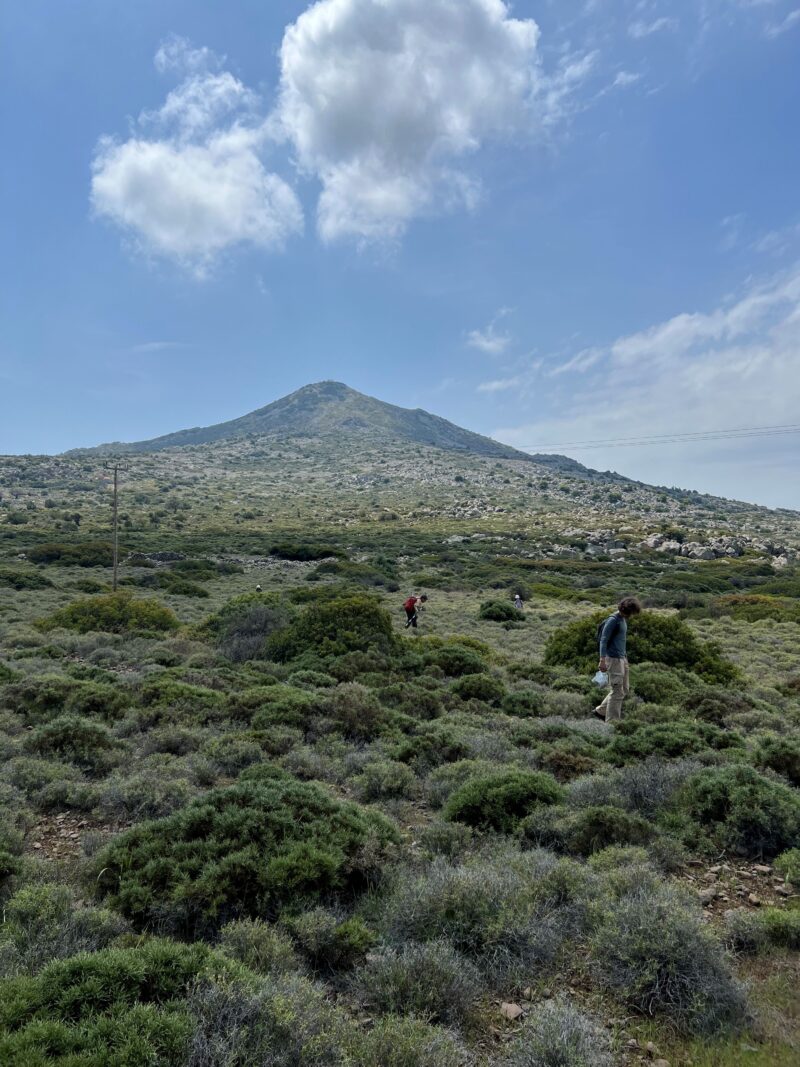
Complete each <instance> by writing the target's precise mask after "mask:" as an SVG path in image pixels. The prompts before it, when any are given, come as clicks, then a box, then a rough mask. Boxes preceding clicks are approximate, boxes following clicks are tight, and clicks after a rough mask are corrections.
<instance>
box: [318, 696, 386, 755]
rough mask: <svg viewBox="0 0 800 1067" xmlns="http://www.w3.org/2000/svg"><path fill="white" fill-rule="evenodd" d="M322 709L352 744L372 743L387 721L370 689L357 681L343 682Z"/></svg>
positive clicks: (383, 710) (383, 711)
mask: <svg viewBox="0 0 800 1067" xmlns="http://www.w3.org/2000/svg"><path fill="white" fill-rule="evenodd" d="M326 710H327V714H328V715H329V716H330V718H331V720H332V721H333V722H334V723H336V725H337V726H338V727H339V728H340V729H341V730H342V732H343V733H344V735H345V737H348V738H351V739H352V740H354V741H372V740H373V739H374V738H376V737H378V736H379V735H380V734H381V732H382V731H383V729H384V727H385V726H386V725H387V723H388V721H389V718H390V715H389V713H388V712H386V711H385V709H384V708H382V707H381V705H380V702H379V701H378V698H377V697H376V696H375V694H374V693H373V692H372V690H371V689H368V688H367V687H366V686H365V685H361V683H360V682H344V683H342V685H339V686H337V687H336V689H334V690H332V691H331V693H330V696H329V698H328V701H327V708H326Z"/></svg>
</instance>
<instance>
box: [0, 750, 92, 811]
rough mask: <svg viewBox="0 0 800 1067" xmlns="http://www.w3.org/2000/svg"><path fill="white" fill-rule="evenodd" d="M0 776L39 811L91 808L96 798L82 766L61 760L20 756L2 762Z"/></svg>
mask: <svg viewBox="0 0 800 1067" xmlns="http://www.w3.org/2000/svg"><path fill="white" fill-rule="evenodd" d="M0 779H2V781H5V782H8V783H9V784H10V785H13V786H14V787H15V788H16V789H19V791H20V792H21V793H22V794H23V795H24V796H25V797H26V799H27V800H28V801H29V802H30V803H31V805H32V806H33V807H34V808H35V809H36V810H37V811H63V810H64V809H68V808H73V809H76V810H78V811H89V810H90V809H91V808H92V807H93V806H94V804H95V801H96V792H95V789H94V788H93V787H92V786H91V785H89V783H88V782H87V781H86V780H85V779H84V777H83V775H82V774H81V772H80V770H78V768H77V767H70V766H65V765H64V764H63V763H60V762H53V761H51V760H45V759H36V758H35V757H32V756H17V757H15V758H14V759H10V760H9V761H8V762H7V763H6V764H5V765H4V766H3V768H2V771H0Z"/></svg>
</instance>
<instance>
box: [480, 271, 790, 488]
mask: <svg viewBox="0 0 800 1067" xmlns="http://www.w3.org/2000/svg"><path fill="white" fill-rule="evenodd" d="M557 370H559V371H560V372H561V373H562V374H564V375H565V378H564V381H565V382H569V385H570V387H569V389H564V387H563V386H561V387H560V388H559V390H557V391H555V392H553V393H552V394H551V395H550V396H548V397H545V398H544V400H545V402H546V404H547V409H548V417H547V418H546V419H545V420H543V421H541V422H538V423H535V424H529V425H525V426H518V427H514V428H507V429H500V430H497V431H495V432H494V433H493V436H494V437H497V438H499V439H500V440H503V441H507V442H508V443H509V444H513V445H517V446H518V447H535V446H537V445H542V444H547V443H550V442H553V443H556V444H557V443H558V442H559V441H564V442H578V441H587V440H600V439H611V438H620V437H637V436H651V435H655V434H670V433H691V432H696V431H698V430H707V429H724V428H727V427H739V426H767V425H776V424H781V425H783V424H788V423H796V422H797V412H798V411H800V265H798V266H796V267H795V268H794V269H792V270H790V271H788V272H784V273H782V274H780V275H777V276H775V277H773V278H771V279H769V280H768V281H766V282H764V283H761V284H751V285H750V287H749V288H748V289H747V290H746V291H745V292H744V293H743V294H742V295H740V296H739V297H738V299H736V300H734V301H732V302H725V303H724V304H722V305H721V306H720V307H718V308H716V309H714V310H712V311H709V312H693V313H684V314H680V315H676V316H674V317H673V318H671V319H669V320H667V321H665V322H663V323H659V324H657V325H654V326H652V327H651V328H649V329H646V330H642V331H640V332H638V333H635V334H631V335H628V336H625V337H621V338H619V339H618V340H616V341H614V342H613V343H612V344H610V345H607V346H604V347H600V346H598V347H596V348H594V349H586V350H585V351H584V352H582V353H578V355H577V356H574V357H572V359H571V360H568V361H566V362H565V363H563V364H562V365H560V366H559V367H558V368H557ZM568 374H569V375H570V377H569V378H567V377H566V375H568ZM776 440H777V442H778V444H779V447H778V451H777V458H776V459H775V472H774V477H773V479H772V483H771V485H772V487H771V488H770V490H769V493H770V495H771V498H772V499H773V500H774V501H775V502H776V503H779V502H781V501H782V502H783V503H784V505H785V506H790V503H791V502H792V500H794V502H795V503H796V504H800V500H799V499H798V497H797V492H796V484H797V483H796V464H797V457H796V448H797V445H796V441H795V444H794V448H795V458H794V459H792V456H791V447H792V445H791V442H792V441H793V440H794V439H791V438H787V439H785V440H783V443H782V444H781V443H780V442H781V440H782V439H780V438H778V439H776ZM770 447H771V448H774V447H775V442H767V443H766V445H764V444H763V443H760V442H757V441H756V442H754V441H751V440H750V439H745V440H743V441H732V442H726V443H725V444H724V445H723V444H722V443H720V444H719V445H715V446H714V449H716V450H717V452H714V451H713V450H712V448H711V446H704V447H703V450H702V452H700V451H698V447H696V446H689V445H686V446H681V447H680V448H673V449H672V450H671V451H669V452H667V451H665V449H663V448H662V449H660V450H659V449H651V450H647V449H643V450H639V451H635V450H633V449H617V450H615V449H606V450H604V449H592V450H591V451H588V450H585V451H581V450H574V449H566V451H569V452H571V453H572V454H576V455H577V456H578V458H580V459H581V460H583V461H584V462H587V463H590V464H591V465H592V466H593V467H600V468H604V467H616V468H619V467H620V466H621V467H623V469H625V470H626V472H627V473H630V474H634V476H638V477H643V478H645V479H648V480H651V481H653V480H656V481H662V482H667V483H669V484H675V483H676V482H682V484H684V485H693V486H697V485H698V481H697V471H696V469H695V468H696V464H697V463H698V461H702V462H704V463H706V462H707V463H708V464H709V466H708V469H707V471H706V473H705V475H704V477H706V478H707V481H706V486H707V487H712V488H713V487H714V485H716V486H717V487H718V488H719V490H720V491H722V490H723V489H724V491H726V492H728V493H729V494H731V495H734V496H738V497H740V498H742V497H746V498H748V499H766V497H765V496H764V495H763V494H762V495H761V496H759V493H760V489H761V480H762V479H763V477H764V475H763V471H762V470H761V466H760V463H761V460H760V458H759V457H762V456H763V449H764V448H770ZM651 453H652V455H651ZM733 455H736V462H735V463H733V461H732V456H733ZM715 464H716V466H715ZM793 464H794V470H795V473H794V474H793V475H789V474H788V472H789V471H790V470H791V469H792V466H793ZM750 465H752V469H753V471H755V470H756V467H758V471H759V473H758V475H757V476H756V474H753V473H752V472H751V473H748V472H749V471H750ZM667 471H671V472H672V473H671V474H669V473H666V472H667ZM657 472H658V473H657ZM787 477H788V478H789V482H785V483H783V488H782V483H781V481H780V479H781V478H782V479H786V478H787ZM737 478H738V489H737V487H736V482H737ZM748 478H752V480H751V482H748ZM709 479H710V480H709ZM700 487H701V488H702V486H700ZM781 493H782V494H783V495H782V496H781Z"/></svg>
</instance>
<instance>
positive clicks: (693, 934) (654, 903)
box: [590, 885, 746, 1035]
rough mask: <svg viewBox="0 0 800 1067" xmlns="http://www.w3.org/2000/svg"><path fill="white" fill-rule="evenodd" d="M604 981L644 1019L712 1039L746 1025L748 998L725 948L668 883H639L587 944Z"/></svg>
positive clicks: (608, 915) (609, 914) (605, 918)
mask: <svg viewBox="0 0 800 1067" xmlns="http://www.w3.org/2000/svg"><path fill="white" fill-rule="evenodd" d="M590 951H591V957H592V960H593V963H594V968H595V971H596V973H597V975H598V977H599V979H600V980H601V981H602V982H603V984H604V985H606V986H607V987H608V988H609V989H610V990H612V991H613V992H614V993H616V994H617V995H618V996H620V997H621V998H622V999H623V1000H624V1001H625V1002H626V1003H628V1004H630V1005H631V1006H632V1007H634V1008H636V1009H637V1010H638V1011H641V1012H642V1013H643V1014H645V1015H654V1014H663V1015H665V1016H666V1017H667V1018H668V1019H669V1021H670V1023H672V1024H673V1025H674V1026H676V1027H677V1028H678V1029H680V1030H682V1031H684V1032H686V1033H690V1034H697V1035H711V1034H715V1033H718V1032H719V1031H722V1030H727V1029H734V1028H738V1027H741V1026H742V1025H743V1023H744V1021H745V1019H746V1004H745V999H744V993H743V991H742V989H741V987H740V986H739V985H738V983H737V982H736V981H735V979H734V978H733V977H732V975H731V974H730V972H729V970H728V967H727V965H726V962H725V958H724V955H723V953H722V949H721V946H720V945H719V943H718V942H717V940H716V939H715V938H714V936H713V935H712V934H711V932H710V931H709V930H708V929H707V928H706V927H705V926H704V924H703V921H702V916H701V915H700V913H699V912H698V911H697V909H693V908H692V909H690V908H689V907H688V905H687V904H685V903H684V902H683V901H682V900H681V899H680V897H678V895H677V894H676V892H675V891H674V890H673V889H672V888H671V887H669V886H667V885H658V886H640V887H637V888H634V889H633V890H632V891H631V892H629V893H626V894H625V895H623V896H622V897H621V899H619V900H617V901H615V902H614V903H613V905H612V906H611V907H609V908H608V910H607V911H606V913H605V915H604V916H603V920H602V921H601V923H600V925H599V927H598V929H597V930H596V932H595V933H594V934H593V935H592V937H591V941H590Z"/></svg>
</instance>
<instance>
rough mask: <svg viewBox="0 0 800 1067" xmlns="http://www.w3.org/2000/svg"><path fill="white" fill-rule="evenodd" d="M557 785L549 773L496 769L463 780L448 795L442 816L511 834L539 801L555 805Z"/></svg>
mask: <svg viewBox="0 0 800 1067" xmlns="http://www.w3.org/2000/svg"><path fill="white" fill-rule="evenodd" d="M560 798H561V787H560V786H559V784H558V782H556V780H555V779H554V778H552V777H551V776H550V775H549V774H542V773H541V772H536V771H515V770H509V771H499V772H498V773H496V774H488V775H485V776H483V777H481V778H474V779H472V780H471V781H468V782H466V783H465V784H464V785H463V786H461V788H460V789H457V790H456V792H455V793H453V794H452V796H451V797H450V799H449V800H448V802H447V804H446V805H445V808H444V817H445V818H446V819H449V820H450V821H452V822H463V823H466V824H467V825H468V826H474V827H476V828H477V829H480V830H497V831H499V832H500V833H512V832H513V831H514V830H515V829H516V828H517V826H518V825H519V823H520V821H521V820H522V819H524V817H525V816H526V815H529V814H530V813H531V811H533V809H534V808H536V807H538V806H539V805H540V804H555V803H557V802H558V800H560Z"/></svg>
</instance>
